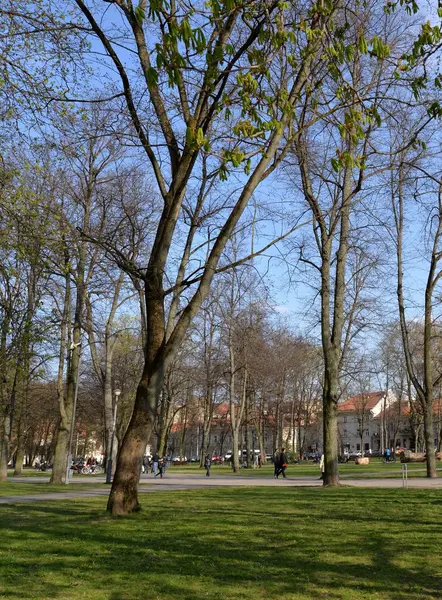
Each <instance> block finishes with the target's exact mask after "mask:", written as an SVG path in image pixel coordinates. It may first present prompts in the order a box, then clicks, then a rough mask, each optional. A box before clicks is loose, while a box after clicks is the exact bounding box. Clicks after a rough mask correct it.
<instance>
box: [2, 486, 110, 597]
mask: <svg viewBox="0 0 442 600" xmlns="http://www.w3.org/2000/svg"><path fill="white" fill-rule="evenodd" d="M108 487H109V486H108ZM102 488H104V485H103V484H101V487H100V484H98V485H97V484H96V483H95V484H92V485H91V484H88V483H76V484H74V485H71V484H70V485H65V484H64V483H61V484H50V483H40V482H37V481H36V482H35V483H15V482H9V481H8V482H6V483H0V498H1V497H4V496H24V495H26V494H32V495H33V494H52V493H54V492H60V493H63V492H84V491H88V492H90V491H92V492H93V491H95V490H100V489H102ZM0 598H1V596H0Z"/></svg>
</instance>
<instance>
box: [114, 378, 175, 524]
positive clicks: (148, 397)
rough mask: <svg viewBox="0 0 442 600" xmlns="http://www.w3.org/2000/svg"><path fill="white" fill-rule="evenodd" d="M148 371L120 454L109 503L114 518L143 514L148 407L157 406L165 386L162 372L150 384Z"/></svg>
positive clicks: (139, 389)
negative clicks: (142, 473) (141, 485)
mask: <svg viewBox="0 0 442 600" xmlns="http://www.w3.org/2000/svg"><path fill="white" fill-rule="evenodd" d="M146 370H147V369H145V372H144V373H143V376H142V378H141V381H140V383H139V384H138V388H137V394H136V399H135V406H134V411H133V413H132V418H131V420H130V423H129V427H128V428H127V431H126V435H125V436H124V439H123V442H122V444H121V447H120V451H119V453H118V458H117V468H116V471H115V476H114V480H113V483H112V489H111V492H110V495H109V500H108V503H107V510H108V511H109V512H110V513H112V514H113V515H126V514H128V513H131V512H135V511H138V510H140V505H139V502H138V481H139V476H140V471H141V463H142V460H143V454H144V452H145V449H146V445H147V442H148V439H149V431H150V427H149V424H150V421H151V416H150V413H149V412H148V411H146V410H145V407H146V406H152V405H153V404H154V403H155V402H156V399H157V397H158V396H159V393H160V390H161V388H162V384H163V372H162V370H161V371H158V372H155V373H154V374H153V375H152V376H151V378H150V380H149V379H148V376H147V374H146Z"/></svg>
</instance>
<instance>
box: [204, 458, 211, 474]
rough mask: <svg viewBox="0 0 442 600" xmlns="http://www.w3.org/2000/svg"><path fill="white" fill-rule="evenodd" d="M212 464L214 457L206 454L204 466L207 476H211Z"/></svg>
mask: <svg viewBox="0 0 442 600" xmlns="http://www.w3.org/2000/svg"><path fill="white" fill-rule="evenodd" d="M211 465H212V459H211V458H210V456H209V455H207V456H206V459H205V461H204V466H205V468H206V477H210V467H211Z"/></svg>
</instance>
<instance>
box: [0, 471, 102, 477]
mask: <svg viewBox="0 0 442 600" xmlns="http://www.w3.org/2000/svg"><path fill="white" fill-rule="evenodd" d="M13 475H14V470H13V469H8V477H13ZM103 475H104V474H103V473H101V476H103ZM50 476H51V471H36V470H35V469H23V472H22V474H21V475H19V476H18V477H50ZM77 477H78V475H74V476H73V478H74V479H76V478H77ZM81 477H100V475H95V474H93V473H88V474H87V475H83V474H82V475H81Z"/></svg>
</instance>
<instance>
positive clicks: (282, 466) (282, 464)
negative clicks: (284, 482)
mask: <svg viewBox="0 0 442 600" xmlns="http://www.w3.org/2000/svg"><path fill="white" fill-rule="evenodd" d="M287 460H288V459H287V454H286V453H285V448H281V452H280V454H279V469H278V472H277V474H276V479H278V478H279V476H280V475H282V476H283V478H284V479H287V476H286V474H285V470H286V469H287V467H288V462H287Z"/></svg>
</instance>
